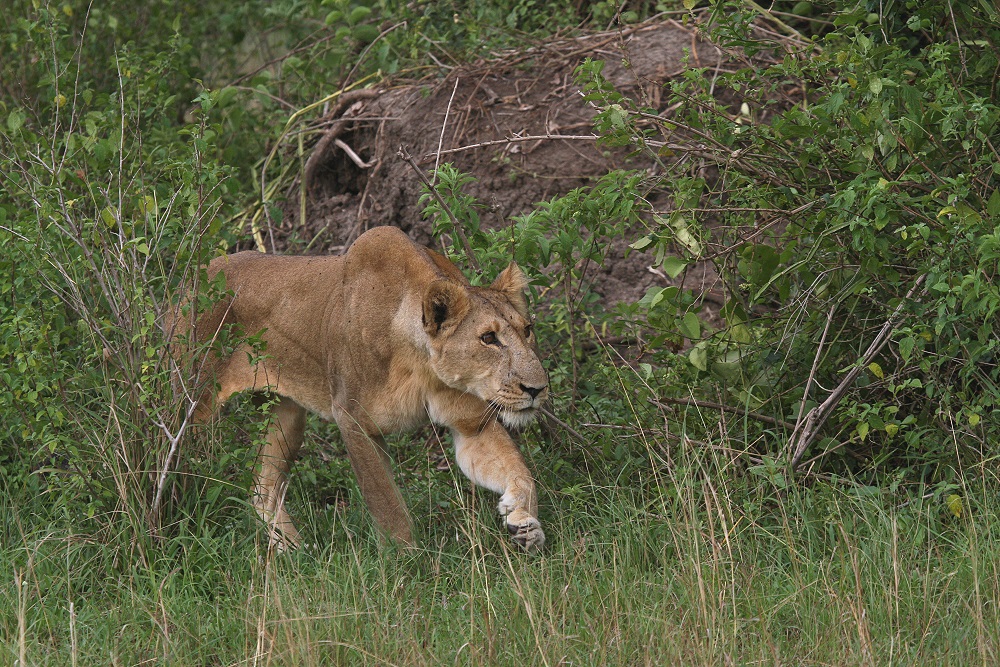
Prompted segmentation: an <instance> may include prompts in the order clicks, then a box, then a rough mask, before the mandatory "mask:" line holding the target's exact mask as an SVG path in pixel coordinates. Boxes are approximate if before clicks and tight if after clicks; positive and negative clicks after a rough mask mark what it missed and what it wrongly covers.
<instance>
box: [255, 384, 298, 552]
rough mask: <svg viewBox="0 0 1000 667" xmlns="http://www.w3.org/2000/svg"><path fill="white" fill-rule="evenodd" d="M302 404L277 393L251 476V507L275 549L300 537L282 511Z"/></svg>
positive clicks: (295, 451) (293, 544) (295, 543)
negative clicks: (279, 398) (252, 502)
mask: <svg viewBox="0 0 1000 667" xmlns="http://www.w3.org/2000/svg"><path fill="white" fill-rule="evenodd" d="M305 423H306V411H305V408H303V407H302V406H300V405H299V404H298V403H296V402H295V401H293V400H292V399H290V398H287V397H284V396H282V397H281V400H280V401H279V402H278V404H277V405H276V406H275V407H274V411H273V413H272V415H271V424H270V425H269V426H268V429H267V436H266V440H265V442H264V444H263V446H262V447H261V449H260V455H259V457H258V462H257V471H256V476H255V478H254V507H256V508H257V513H258V514H259V515H260V517H261V519H262V520H263V521H264V522H265V523H266V524H267V526H268V534H269V536H270V543H271V545H272V546H274V547H276V548H277V549H279V550H284V549H295V548H296V547H298V546H299V545H300V544H301V542H302V538H301V537H300V536H299V531H298V530H296V529H295V524H294V523H293V522H292V519H291V517H290V516H288V512H287V511H285V491H286V489H287V486H288V471H289V470H290V468H291V466H292V462H293V461H294V460H295V457H296V456H297V455H298V452H299V448H300V447H301V446H302V433H303V431H304V430H305Z"/></svg>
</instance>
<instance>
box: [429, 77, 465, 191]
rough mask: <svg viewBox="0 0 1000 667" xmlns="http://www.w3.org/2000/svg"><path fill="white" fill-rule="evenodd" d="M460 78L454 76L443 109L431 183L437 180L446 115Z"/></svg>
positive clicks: (446, 120)
mask: <svg viewBox="0 0 1000 667" xmlns="http://www.w3.org/2000/svg"><path fill="white" fill-rule="evenodd" d="M461 80H462V79H461V77H455V87H454V88H452V89H451V97H449V98H448V106H446V107H445V109H444V121H443V122H442V123H441V134H439V135H438V148H437V157H436V158H435V160H434V176H433V178H432V183H433V181H436V180H437V171H438V167H439V166H440V165H441V145H442V144H443V143H444V131H445V129H446V128H447V127H448V116H449V115H451V103H452V102H454V101H455V93H456V92H457V91H458V82H459V81H461Z"/></svg>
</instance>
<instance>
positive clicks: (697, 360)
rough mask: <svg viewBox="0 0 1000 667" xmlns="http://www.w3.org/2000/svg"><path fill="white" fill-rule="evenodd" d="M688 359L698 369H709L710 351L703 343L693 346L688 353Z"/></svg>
mask: <svg viewBox="0 0 1000 667" xmlns="http://www.w3.org/2000/svg"><path fill="white" fill-rule="evenodd" d="M688 361H690V362H691V365H692V366H694V367H695V368H697V369H698V370H700V371H707V370H708V352H707V351H706V350H705V346H704V345H703V344H699V345H696V346H694V347H693V348H691V351H690V352H689V353H688Z"/></svg>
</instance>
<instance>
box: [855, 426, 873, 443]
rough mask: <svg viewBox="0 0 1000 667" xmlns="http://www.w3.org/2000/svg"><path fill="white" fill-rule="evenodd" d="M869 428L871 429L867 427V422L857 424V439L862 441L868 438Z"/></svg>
mask: <svg viewBox="0 0 1000 667" xmlns="http://www.w3.org/2000/svg"><path fill="white" fill-rule="evenodd" d="M869 428H871V427H870V426H869V425H868V422H861V423H860V424H858V429H857V430H858V437H859V438H861V439H862V440H864V439H865V438H866V437H868V429H869Z"/></svg>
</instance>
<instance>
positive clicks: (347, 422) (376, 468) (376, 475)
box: [337, 415, 413, 545]
mask: <svg viewBox="0 0 1000 667" xmlns="http://www.w3.org/2000/svg"><path fill="white" fill-rule="evenodd" d="M337 425H338V426H340V433H341V435H342V436H343V438H344V444H345V446H346V447H347V454H348V456H350V459H351V467H352V468H353V469H354V475H355V476H356V477H357V478H358V486H359V487H361V495H362V497H363V498H364V499H365V504H366V505H368V511H370V512H371V513H372V516H373V517H374V518H375V523H377V524H378V526H379V528H380V529H381V530H382V531H383V532H385V533H386V534H387V535H388V536H389V537H391V538H392V539H394V540H396V541H398V542H402V543H403V544H407V545H411V544H413V528H412V523H411V521H410V513H409V511H407V509H406V503H405V502H403V495H402V494H401V493H400V492H399V487H397V486H396V482H395V480H394V479H393V474H392V464H391V462H390V461H389V455H388V454H387V453H386V450H385V440H383V439H382V437H381V436H379V435H371V434H368V433H366V432H365V430H364V429H363V428H362V427H361V426H360V425H359V424H358V423H357V422H356V421H354V419H353V418H352V417H350V416H348V415H343V416H342V417H341V418H338V420H337Z"/></svg>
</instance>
